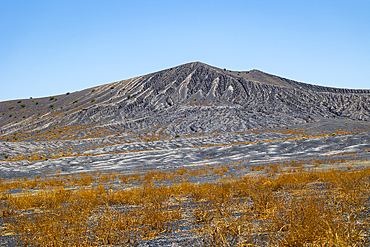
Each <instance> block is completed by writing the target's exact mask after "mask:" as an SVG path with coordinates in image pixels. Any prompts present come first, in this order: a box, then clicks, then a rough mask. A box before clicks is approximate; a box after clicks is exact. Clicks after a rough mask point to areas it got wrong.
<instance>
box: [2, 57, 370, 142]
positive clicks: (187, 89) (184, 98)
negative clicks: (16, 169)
mask: <svg viewBox="0 0 370 247" xmlns="http://www.w3.org/2000/svg"><path fill="white" fill-rule="evenodd" d="M349 102H350V104H349ZM369 109H370V91H369V90H350V89H334V88H326V87H320V86H315V85H310V84H305V83H300V82H296V81H292V80H288V79H285V78H282V77H278V76H274V75H271V74H268V73H265V72H262V71H260V70H257V69H253V70H250V71H231V70H227V69H220V68H217V67H213V66H210V65H207V64H205V63H202V62H199V61H196V62H191V63H187V64H183V65H180V66H176V67H173V68H170V69H166V70H162V71H158V72H155V73H151V74H147V75H143V76H140V77H136V78H132V79H128V80H123V81H118V82H114V83H110V84H106V85H102V86H98V87H94V88H90V89H85V90H82V91H78V92H75V93H71V94H65V95H58V96H54V97H47V98H39V99H25V100H21V103H19V101H15V100H13V101H6V102H0V110H1V112H2V113H3V115H1V116H0V131H1V133H2V134H3V135H2V137H0V139H1V138H2V139H3V140H6V139H7V138H8V139H9V135H11V134H14V133H20V132H22V133H24V134H25V136H27V138H28V139H27V138H26V137H25V140H45V138H46V137H47V138H49V139H51V140H68V139H71V138H77V137H84V138H93V137H94V136H96V135H92V134H91V133H103V132H99V131H98V129H100V128H101V127H99V126H105V128H109V129H111V130H112V131H113V130H117V131H118V132H119V133H122V134H123V135H125V136H131V137H132V138H134V137H133V136H135V138H139V139H140V138H142V135H141V134H139V133H142V132H145V133H147V134H150V133H152V134H154V133H159V132H160V133H161V137H163V138H165V137H166V136H173V135H174V133H177V134H182V135H190V136H191V135H198V134H199V133H203V134H210V133H215V132H218V131H242V130H245V129H253V128H259V127H271V126H288V125H292V124H296V123H306V122H309V121H312V120H313V119H315V118H318V117H319V118H333V117H334V118H336V117H341V118H348V119H356V120H370V110H369ZM73 126H74V127H73ZM71 127H73V128H76V131H70V128H71ZM55 129H59V130H61V132H58V133H55V135H52V136H49V135H48V133H49V131H51V132H50V133H53V131H54V130H55ZM67 129H68V131H67ZM77 129H78V130H79V131H77ZM64 130H65V131H64ZM104 133H106V132H104ZM109 133H112V134H113V133H114V131H113V132H109ZM133 133H136V134H135V135H134V134H133Z"/></svg>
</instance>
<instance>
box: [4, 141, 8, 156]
mask: <svg viewBox="0 0 370 247" xmlns="http://www.w3.org/2000/svg"><path fill="white" fill-rule="evenodd" d="M7 141H9V138H8V139H7ZM4 158H5V159H7V158H9V155H6V154H4Z"/></svg>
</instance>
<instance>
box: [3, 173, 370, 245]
mask: <svg viewBox="0 0 370 247" xmlns="http://www.w3.org/2000/svg"><path fill="white" fill-rule="evenodd" d="M228 168H229V167H227V166H220V167H218V168H213V169H211V167H208V168H207V167H202V168H196V169H178V170H173V171H170V172H163V171H154V170H153V171H148V172H140V173H139V172H138V173H136V174H131V175H122V174H120V173H106V174H102V173H98V172H95V173H91V174H80V175H74V176H62V175H58V174H56V175H55V176H52V177H49V178H35V179H33V180H27V179H23V180H20V179H19V180H16V181H2V183H1V190H2V196H1V200H2V203H1V205H2V206H1V208H0V212H1V216H2V218H3V220H4V223H5V228H4V229H3V233H4V234H5V233H8V234H12V235H13V237H14V239H15V241H16V243H17V245H19V246H28V245H35V246H101V245H123V246H125V245H136V244H138V243H139V242H140V241H141V240H148V239H154V238H157V237H159V236H168V235H166V234H175V233H176V232H178V231H181V229H182V228H183V226H184V224H185V225H186V224H187V225H189V224H190V225H191V226H193V230H192V231H193V232H194V233H193V234H197V235H198V236H199V238H198V239H197V241H196V242H195V243H192V244H193V245H198V246H199V245H200V246H363V245H367V244H370V238H369V233H370V227H369V223H368V222H370V210H369V199H370V196H369V189H370V168H365V169H358V170H357V169H351V170H327V171H316V170H308V171H304V170H303V169H298V170H296V172H293V173H287V172H285V173H284V172H281V173H276V172H278V171H279V169H278V168H279V167H278V166H267V169H270V170H271V173H274V176H260V177H249V176H244V177H239V178H233V179H231V178H230V177H227V176H224V178H223V179H221V180H218V181H217V182H213V183H192V182H189V181H187V180H188V178H189V176H203V175H212V176H213V175H214V174H223V175H226V173H227V171H228ZM118 182H120V183H119V184H118V185H119V186H117V183H118ZM129 184H136V186H134V187H133V186H129ZM14 188H22V191H21V192H20V193H13V194H12V193H10V191H11V190H12V189H14ZM34 188H36V189H34ZM184 222H185V223H184ZM173 241H175V240H173Z"/></svg>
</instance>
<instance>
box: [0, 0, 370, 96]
mask: <svg viewBox="0 0 370 247" xmlns="http://www.w3.org/2000/svg"><path fill="white" fill-rule="evenodd" d="M369 13H370V1H363V0H362V1H356V0H354V1H338V0H336V1H332V0H328V1H316V0H310V1H297V0H295V1H290V0H289V1H286V0H284V1H276V0H274V1H273V0H271V1H267V0H266V1H264V0H260V1H248V0H244V1H215V0H214V1H210V0H209V1H202V0H197V1H193V0H187V1H176V0H172V1H164V0H163V1H162V0H156V1H153V0H151V1H141V0H138V1H125V0H120V1H114V0H102V1H94V0H86V1H85V0H80V1H79V0H60V1H53V0H45V1H42V0H35V1H30V0H24V1H21V0H0V86H1V90H0V101H4V100H9V99H20V98H29V97H30V96H32V97H34V98H35V97H41V96H51V95H57V94H63V93H66V92H74V91H77V90H82V89H85V88H89V87H93V86H97V85H101V84H105V83H109V82H114V81H118V80H123V79H129V78H132V77H135V76H140V75H144V74H148V73H151V72H155V71H159V70H162V69H166V68H169V67H173V66H177V65H180V64H184V63H187V62H193V61H201V62H204V63H207V64H210V65H213V66H216V67H220V68H227V69H231V70H250V69H254V68H256V69H260V70H262V71H265V72H268V73H272V74H276V75H280V76H283V77H287V78H290V79H294V80H298V81H302V82H308V83H311V84H318V85H325V86H332V87H344V88H367V89H370V14H369Z"/></svg>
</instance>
